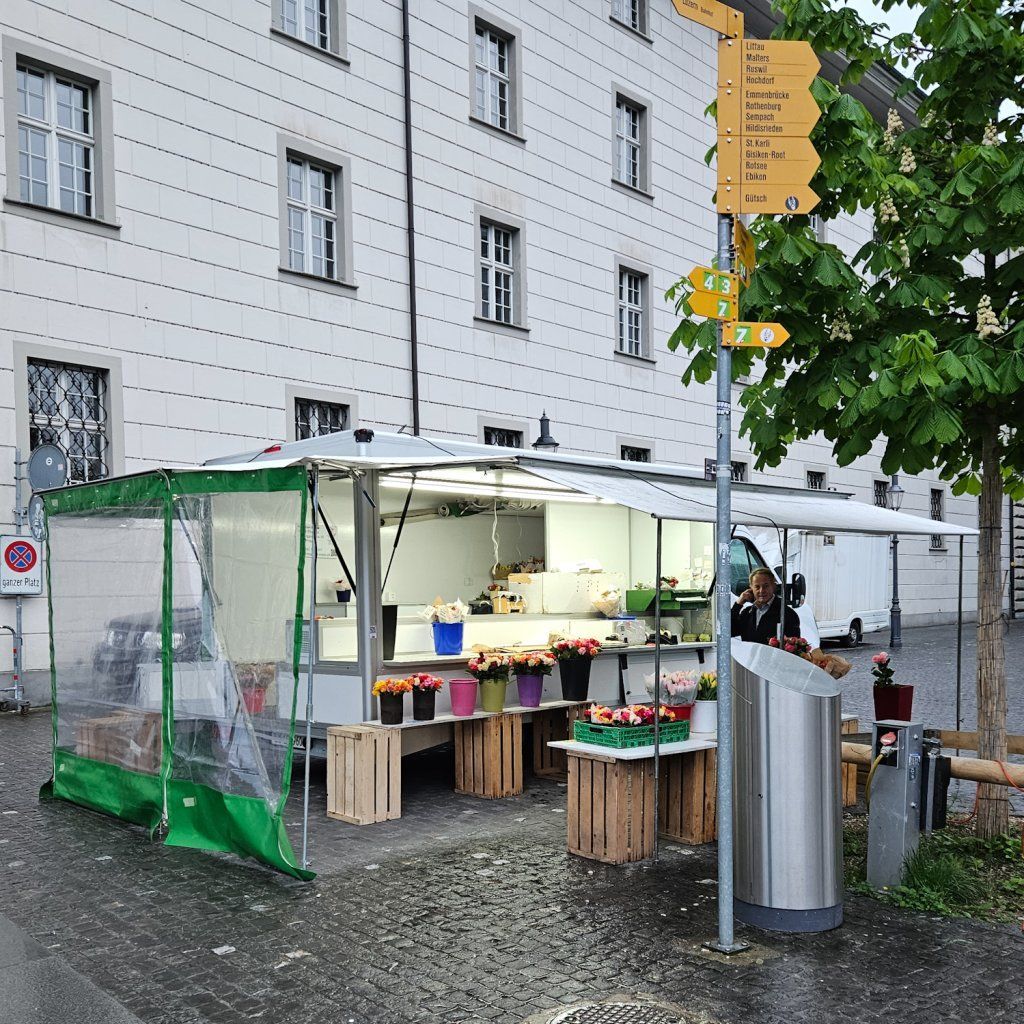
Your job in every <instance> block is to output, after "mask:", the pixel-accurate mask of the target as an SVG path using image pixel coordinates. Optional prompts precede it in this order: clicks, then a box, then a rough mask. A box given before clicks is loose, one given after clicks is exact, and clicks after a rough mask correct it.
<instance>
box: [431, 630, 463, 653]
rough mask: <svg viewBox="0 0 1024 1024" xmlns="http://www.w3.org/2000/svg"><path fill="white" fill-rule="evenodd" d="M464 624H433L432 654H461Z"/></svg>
mask: <svg viewBox="0 0 1024 1024" xmlns="http://www.w3.org/2000/svg"><path fill="white" fill-rule="evenodd" d="M465 625H466V624H465V623H464V622H435V623H434V624H433V633H434V653H435V654H438V655H440V654H461V653H462V630H463V628H464V627H465Z"/></svg>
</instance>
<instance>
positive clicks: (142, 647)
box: [44, 466, 312, 878]
mask: <svg viewBox="0 0 1024 1024" xmlns="http://www.w3.org/2000/svg"><path fill="white" fill-rule="evenodd" d="M46 510H47V528H48V545H49V557H48V559H47V571H48V575H49V594H50V658H51V685H52V689H53V779H52V780H51V781H50V782H49V783H48V784H47V786H46V787H44V795H47V796H53V797H57V798H60V799H64V800H69V801H71V802H73V803H76V804H81V805H83V806H85V807H89V808H92V809H93V810H97V811H103V812H105V813H107V814H112V815H115V816H116V817H119V818H124V819H126V820H127V821H131V822H134V823H136V824H139V825H143V826H144V827H146V828H148V829H149V830H150V831H151V832H152V833H156V832H157V831H164V830H165V831H166V842H167V843H169V844H171V845H176V846H189V847H195V848H199V849H206V850H221V851H230V852H234V853H237V854H239V855H241V856H246V857H253V858H255V859H257V860H260V861H262V862H263V863H265V864H268V865H270V866H272V867H274V868H277V869H278V870H280V871H284V872H286V873H288V874H291V875H295V876H296V877H299V878H310V877H312V873H311V872H308V871H304V870H303V869H301V868H300V867H299V866H298V865H297V864H296V862H295V856H294V854H293V852H292V849H291V844H290V843H289V841H288V838H287V836H286V834H285V829H284V823H283V820H282V812H283V809H284V803H285V800H286V799H287V796H288V789H289V785H290V781H291V752H292V743H293V739H294V729H295V702H296V693H297V688H298V662H299V649H300V645H301V628H302V614H303V593H302V591H303V572H304V558H305V544H304V543H303V540H304V537H305V517H306V472H305V470H304V469H303V468H302V467H298V466H296V467H289V468H286V469H265V470H253V471H245V472H224V471H215V470H214V471H203V472H181V473H176V472H171V471H168V472H163V471H160V472H154V473H150V474H143V475H140V476H135V477H130V478H126V479H123V480H112V481H108V482H105V483H98V484H91V485H83V486H80V487H75V488H71V489H67V490H63V491H59V492H55V493H54V494H51V495H48V496H47V497H46Z"/></svg>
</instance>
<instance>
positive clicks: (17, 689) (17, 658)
mask: <svg viewBox="0 0 1024 1024" xmlns="http://www.w3.org/2000/svg"><path fill="white" fill-rule="evenodd" d="M23 465H24V463H23V462H22V461H21V449H20V448H15V449H14V532H15V533H16V534H17V536H19V537H20V536H21V527H22V524H23V522H24V516H23V510H22V505H21V469H22V466H23ZM21 616H22V598H21V595H20V594H18V595H17V597H15V599H14V655H13V658H12V662H13V663H12V666H11V667H12V668H13V669H14V687H13V689H14V700H15V703H17V704H20V703H21V701H22V700H23V699H24V696H25V692H24V691H25V688H24V685H23V684H22V678H21V670H22V653H21V648H22V645H23V644H24V642H25V635H24V633H23V631H22V619H21Z"/></svg>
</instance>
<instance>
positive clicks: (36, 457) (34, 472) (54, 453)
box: [28, 444, 68, 491]
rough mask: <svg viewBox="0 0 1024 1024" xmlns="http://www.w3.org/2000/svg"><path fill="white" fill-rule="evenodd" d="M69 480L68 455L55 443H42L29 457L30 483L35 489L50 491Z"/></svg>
mask: <svg viewBox="0 0 1024 1024" xmlns="http://www.w3.org/2000/svg"><path fill="white" fill-rule="evenodd" d="M67 482H68V460H67V456H66V455H65V454H64V453H63V452H62V451H61V450H60V449H59V448H58V447H57V446H56V445H55V444H41V445H40V446H39V447H38V448H37V449H36V450H35V451H34V452H33V453H32V454H31V455H30V456H29V457H28V483H29V486H30V487H31V488H32V490H33V491H48V490H49V489H50V488H51V487H63V486H64V485H65V484H66V483H67Z"/></svg>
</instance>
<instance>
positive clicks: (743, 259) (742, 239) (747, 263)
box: [733, 217, 757, 284]
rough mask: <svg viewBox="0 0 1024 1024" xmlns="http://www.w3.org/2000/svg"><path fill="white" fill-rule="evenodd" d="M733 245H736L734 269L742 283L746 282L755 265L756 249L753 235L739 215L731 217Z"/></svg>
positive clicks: (748, 280)
mask: <svg viewBox="0 0 1024 1024" xmlns="http://www.w3.org/2000/svg"><path fill="white" fill-rule="evenodd" d="M733 245H734V246H735V247H736V270H737V272H738V274H739V277H740V279H741V280H742V281H743V283H744V284H748V283H749V282H750V275H751V274H752V273H753V272H754V267H755V266H756V265H757V250H756V248H755V246H754V236H753V235H752V234H751V233H750V232H749V231H748V230H747V226H746V224H744V223H743V221H741V220H740V219H739V217H735V218H734V219H733Z"/></svg>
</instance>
